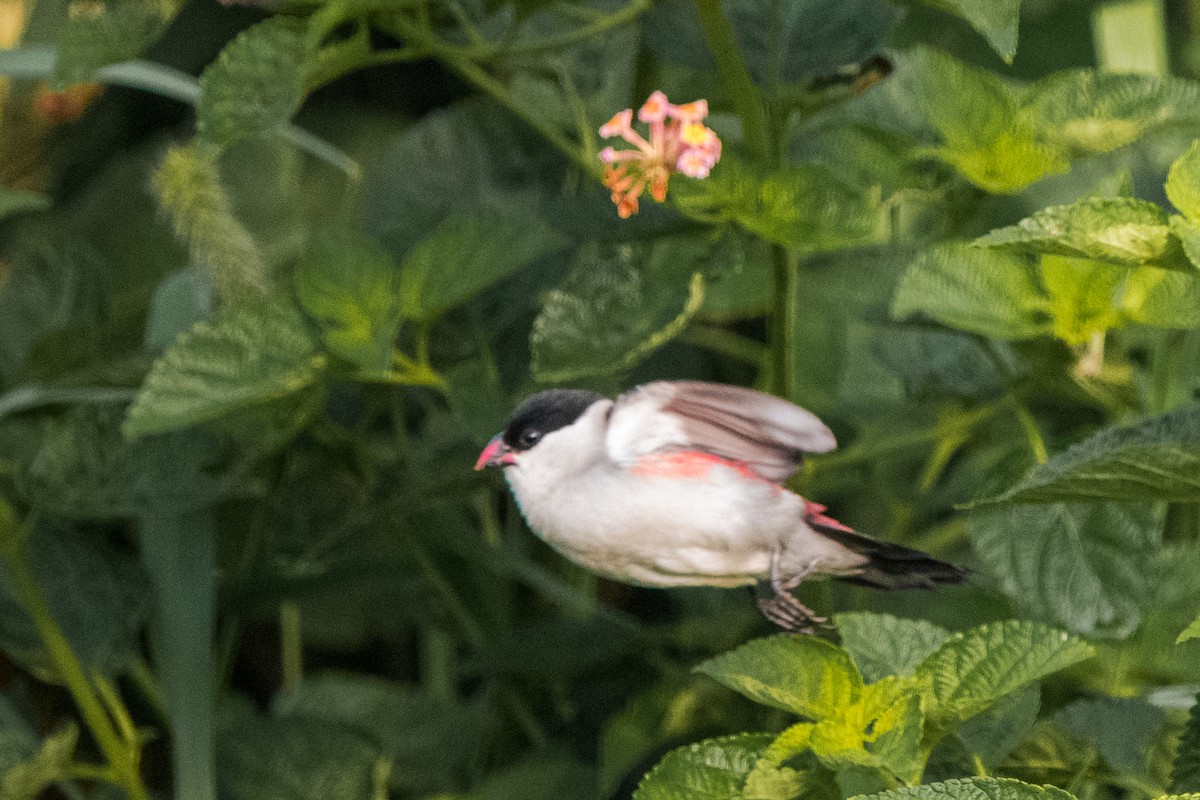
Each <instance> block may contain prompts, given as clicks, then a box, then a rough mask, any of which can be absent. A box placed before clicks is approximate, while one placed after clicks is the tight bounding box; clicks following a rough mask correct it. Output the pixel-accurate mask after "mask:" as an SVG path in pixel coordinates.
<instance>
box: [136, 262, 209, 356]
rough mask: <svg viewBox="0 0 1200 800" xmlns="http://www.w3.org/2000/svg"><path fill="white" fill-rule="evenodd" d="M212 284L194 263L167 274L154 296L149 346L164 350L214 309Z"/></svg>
mask: <svg viewBox="0 0 1200 800" xmlns="http://www.w3.org/2000/svg"><path fill="white" fill-rule="evenodd" d="M212 307H213V297H212V286H211V285H210V284H209V282H208V281H207V280H206V279H205V278H204V276H203V275H202V274H201V273H200V272H199V271H198V270H196V269H195V268H193V267H185V268H184V269H180V270H176V271H175V272H172V273H171V274H170V275H168V276H167V277H165V278H163V281H162V283H160V284H159V285H158V288H156V289H155V290H154V297H153V298H152V299H151V300H150V316H149V318H148V319H147V320H146V335H145V340H144V341H145V345H146V349H148V350H152V351H157V352H161V351H163V350H166V349H167V348H168V347H170V346H171V345H172V344H174V342H175V338H176V337H177V336H179V334H181V333H183V332H184V331H186V330H187V329H188V328H190V327H192V326H193V325H195V324H196V323H197V322H201V321H202V320H204V319H207V318H208V316H209V315H210V314H211V313H212Z"/></svg>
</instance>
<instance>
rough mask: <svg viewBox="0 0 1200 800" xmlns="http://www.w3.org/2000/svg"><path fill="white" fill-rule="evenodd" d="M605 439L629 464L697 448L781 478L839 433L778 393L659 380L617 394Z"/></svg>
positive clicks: (826, 447)
mask: <svg viewBox="0 0 1200 800" xmlns="http://www.w3.org/2000/svg"><path fill="white" fill-rule="evenodd" d="M605 445H606V447H607V449H608V454H609V456H610V457H611V458H612V459H613V461H615V462H617V463H618V464H621V465H623V466H632V465H633V464H635V463H637V461H638V460H640V459H641V458H643V457H645V456H649V455H653V454H657V453H671V452H680V451H688V450H696V451H701V452H705V453H711V454H713V455H716V456H719V457H721V458H724V459H728V460H731V461H737V462H741V463H743V464H745V465H747V466H748V467H750V469H752V470H753V471H754V472H755V473H756V474H757V475H759V476H761V477H763V478H765V479H767V480H769V481H772V482H774V483H782V482H783V481H785V480H787V478H788V476H790V475H791V474H792V473H793V472H795V471H796V470H797V469H798V468H799V467H800V463H801V461H802V459H803V455H804V453H826V452H828V451H830V450H832V449H834V448H835V447H836V446H837V441H836V440H835V439H834V438H833V433H831V432H830V430H829V428H827V427H825V425H824V424H823V423H822V422H821V420H819V419H817V417H816V416H815V415H814V414H812V413H810V412H808V411H805V410H804V409H803V408H800V407H799V406H797V405H793V404H792V403H789V402H787V401H786V400H781V399H779V398H778V397H772V396H771V395H768V394H763V393H762V392H756V391H753V390H751V389H742V388H740V387H737V386H726V385H724V384H719V383H703V382H700V381H659V382H656V383H648V384H646V385H644V386H640V387H638V388H637V389H635V390H633V391H632V392H628V393H627V394H623V395H621V396H620V397H619V398H617V403H616V406H615V407H614V409H613V412H612V415H611V417H610V418H609V427H608V434H607V438H606V441H605Z"/></svg>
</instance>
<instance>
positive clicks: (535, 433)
mask: <svg viewBox="0 0 1200 800" xmlns="http://www.w3.org/2000/svg"><path fill="white" fill-rule="evenodd" d="M541 438H542V432H541V431H539V430H534V429H533V428H530V429H529V430H527V431H524V432H522V433H521V436H520V437H519V438H518V439H517V444H518V445H520V446H521V449H522V450H528V449H529V448H531V447H533V446H534V445H535V444H537V443H538V441H539V440H540V439H541Z"/></svg>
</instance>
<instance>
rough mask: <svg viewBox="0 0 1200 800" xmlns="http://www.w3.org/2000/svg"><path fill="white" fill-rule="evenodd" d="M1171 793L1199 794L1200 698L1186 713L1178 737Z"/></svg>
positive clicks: (1172, 771)
mask: <svg viewBox="0 0 1200 800" xmlns="http://www.w3.org/2000/svg"><path fill="white" fill-rule="evenodd" d="M1171 791H1172V792H1174V793H1176V794H1183V793H1184V792H1200V696H1198V697H1197V702H1196V703H1195V704H1194V705H1193V706H1192V708H1191V711H1189V712H1188V719H1187V724H1186V725H1184V727H1183V733H1182V734H1181V735H1180V737H1179V750H1178V752H1177V753H1176V755H1175V765H1174V767H1173V768H1172V769H1171Z"/></svg>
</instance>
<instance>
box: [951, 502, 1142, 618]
mask: <svg viewBox="0 0 1200 800" xmlns="http://www.w3.org/2000/svg"><path fill="white" fill-rule="evenodd" d="M970 531H971V541H972V543H973V545H974V547H975V551H976V553H978V555H979V560H980V562H981V563H982V564H983V566H984V567H985V568H986V569H987V570H988V572H990V573H992V574H993V575H995V576H996V578H997V579H998V580H999V581H1000V586H1001V588H1002V589H1003V590H1004V592H1005V594H1007V595H1008V596H1009V597H1011V598H1013V600H1014V601H1015V602H1016V603H1017V604H1018V605H1020V606H1021V607H1022V608H1025V609H1027V610H1028V611H1029V612H1030V613H1032V614H1033V615H1035V616H1037V617H1040V618H1041V619H1044V620H1046V621H1048V622H1053V623H1055V624H1058V625H1062V626H1064V627H1065V628H1067V629H1068V630H1071V631H1075V632H1078V633H1084V634H1088V635H1093V636H1116V637H1125V636H1128V635H1129V634H1131V633H1132V632H1133V630H1134V629H1135V628H1136V627H1137V625H1138V622H1139V621H1140V620H1141V609H1142V607H1143V606H1144V605H1145V603H1146V601H1147V600H1148V599H1149V597H1150V592H1151V588H1152V587H1153V586H1155V585H1156V584H1157V576H1158V572H1157V564H1158V552H1159V547H1160V544H1161V536H1162V522H1161V519H1158V518H1156V515H1155V514H1154V513H1153V512H1152V511H1151V510H1150V509H1148V508H1142V507H1137V508H1134V507H1125V506H1118V505H1114V504H1110V503H1089V504H1087V505H1081V504H1067V503H1053V504H1048V505H1037V506H1009V507H1006V508H1002V509H997V510H994V511H986V512H981V513H979V514H976V515H975V516H973V517H972V519H971V527H970Z"/></svg>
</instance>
